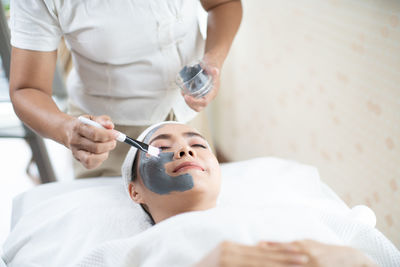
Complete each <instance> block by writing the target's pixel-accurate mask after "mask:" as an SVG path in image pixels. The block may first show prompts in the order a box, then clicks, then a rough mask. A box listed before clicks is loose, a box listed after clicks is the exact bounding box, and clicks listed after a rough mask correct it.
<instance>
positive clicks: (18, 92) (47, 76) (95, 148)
mask: <svg viewBox="0 0 400 267" xmlns="http://www.w3.org/2000/svg"><path fill="white" fill-rule="evenodd" d="M56 60H57V51H52V52H39V51H31V50H24V49H19V48H15V47H13V48H12V52H11V66H10V98H11V101H12V104H13V106H14V110H15V113H16V114H17V115H18V117H19V118H20V119H21V120H22V121H23V122H24V123H25V124H26V125H27V126H29V127H30V128H31V129H33V130H34V131H35V132H37V133H38V134H40V135H42V136H44V137H47V138H50V139H53V140H55V141H57V142H58V143H61V144H63V145H65V146H66V147H68V148H70V149H71V151H72V153H73V155H74V157H75V158H76V159H78V160H79V161H80V162H81V163H82V164H83V165H84V166H85V167H86V168H94V167H97V166H98V165H100V164H101V163H102V162H103V161H104V160H105V159H106V158H107V157H108V152H109V151H110V150H112V149H113V148H114V147H115V145H116V144H115V143H116V141H115V133H114V132H113V131H107V130H104V129H98V128H95V127H93V126H88V125H85V124H83V123H81V122H79V121H78V120H77V119H76V118H74V117H71V116H69V115H67V114H65V113H63V112H61V111H60V110H59V109H58V107H57V105H56V104H55V102H54V101H53V99H52V83H53V76H54V71H55V68H56ZM91 119H93V120H96V121H97V122H99V123H101V124H102V125H103V126H105V127H106V128H109V129H112V128H113V127H114V125H113V124H112V122H111V120H110V119H109V118H108V117H107V116H100V117H91Z"/></svg>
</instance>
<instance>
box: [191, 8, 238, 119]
mask: <svg viewBox="0 0 400 267" xmlns="http://www.w3.org/2000/svg"><path fill="white" fill-rule="evenodd" d="M201 4H202V5H203V8H204V9H205V10H206V11H207V12H208V22H207V40H206V48H205V54H204V58H203V61H204V63H205V64H206V71H207V72H208V73H211V75H212V76H213V79H214V84H213V89H212V90H211V91H210V92H209V93H208V94H207V95H206V96H205V97H203V98H200V99H196V98H193V97H191V96H184V97H185V101H186V103H187V104H188V105H189V106H190V107H191V108H192V109H194V110H196V111H201V110H202V109H204V108H205V107H206V106H207V105H208V104H209V103H210V102H211V101H212V100H213V99H214V98H215V97H216V96H217V93H218V89H219V76H220V70H221V68H222V65H223V63H224V61H225V58H226V56H227V55H228V52H229V49H230V47H231V45H232V42H233V38H234V37H235V35H236V32H237V31H238V29H239V25H240V22H241V20H242V3H241V1H240V0H201Z"/></svg>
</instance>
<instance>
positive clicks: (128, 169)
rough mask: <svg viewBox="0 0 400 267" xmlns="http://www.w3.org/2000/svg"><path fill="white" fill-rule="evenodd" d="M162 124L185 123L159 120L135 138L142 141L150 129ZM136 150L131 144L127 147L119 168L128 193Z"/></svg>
mask: <svg viewBox="0 0 400 267" xmlns="http://www.w3.org/2000/svg"><path fill="white" fill-rule="evenodd" d="M164 124H183V125H185V124H184V123H181V122H176V121H163V122H160V123H157V124H153V125H151V126H150V127H149V128H147V129H146V130H144V131H143V132H142V133H141V134H140V135H139V137H138V138H137V139H136V140H138V141H140V142H143V140H144V138H145V137H146V135H147V134H148V133H149V132H150V131H152V130H153V129H155V128H157V127H159V126H161V125H164ZM136 152H137V148H136V147H133V146H132V147H131V149H129V152H128V154H126V157H125V160H124V163H123V164H122V168H121V173H122V180H123V182H124V186H125V189H126V190H127V192H128V193H129V191H128V186H129V182H130V181H131V179H132V165H133V161H134V160H135V157H136Z"/></svg>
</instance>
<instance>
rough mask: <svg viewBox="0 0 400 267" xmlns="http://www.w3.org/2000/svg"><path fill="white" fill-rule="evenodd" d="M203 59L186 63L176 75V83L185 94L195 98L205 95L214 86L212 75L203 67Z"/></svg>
mask: <svg viewBox="0 0 400 267" xmlns="http://www.w3.org/2000/svg"><path fill="white" fill-rule="evenodd" d="M202 66H204V63H203V62H201V61H198V62H195V63H193V64H190V65H186V66H185V67H183V69H181V71H179V73H178V75H177V76H176V84H177V85H178V86H179V87H180V88H181V90H182V91H183V93H184V94H186V95H191V96H193V97H195V98H200V97H203V96H205V95H206V94H207V93H208V92H209V91H210V90H211V89H212V86H213V79H212V76H211V75H208V74H207V72H206V71H205V70H204V68H203V67H202Z"/></svg>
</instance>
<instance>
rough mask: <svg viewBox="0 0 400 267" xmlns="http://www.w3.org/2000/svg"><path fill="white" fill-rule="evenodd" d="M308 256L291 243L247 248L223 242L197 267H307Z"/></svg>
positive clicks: (264, 244)
mask: <svg viewBox="0 0 400 267" xmlns="http://www.w3.org/2000/svg"><path fill="white" fill-rule="evenodd" d="M307 263H308V256H307V255H306V254H305V253H304V252H301V250H300V249H299V248H298V247H297V246H295V245H293V244H290V243H286V244H285V245H282V246H272V245H270V244H269V243H268V242H262V243H259V244H258V245H255V246H247V245H242V244H238V243H233V242H227V241H225V242H222V243H221V244H219V245H218V246H217V247H216V248H215V249H213V250H212V251H211V252H210V253H209V254H208V255H207V256H206V257H205V258H203V259H202V260H201V261H200V262H199V263H197V264H196V265H195V266H196V267H200V266H210V267H223V266H230V267H231V266H232V267H235V266H260V267H261V266H269V267H289V266H290V267H294V266H299V267H300V266H307Z"/></svg>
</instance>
